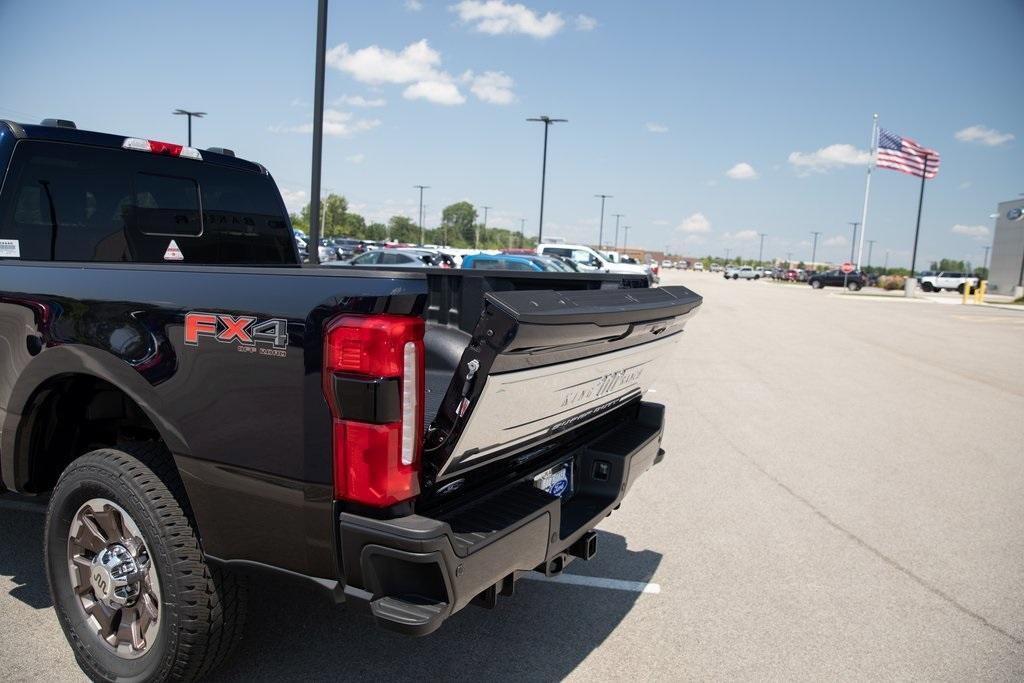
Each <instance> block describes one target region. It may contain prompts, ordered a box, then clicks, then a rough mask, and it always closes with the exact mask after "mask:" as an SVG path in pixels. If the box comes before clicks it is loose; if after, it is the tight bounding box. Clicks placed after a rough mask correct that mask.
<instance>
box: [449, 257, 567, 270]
mask: <svg viewBox="0 0 1024 683" xmlns="http://www.w3.org/2000/svg"><path fill="white" fill-rule="evenodd" d="M462 267H463V268H466V269H469V270H528V271H533V272H538V273H542V272H546V273H572V272H575V271H574V270H573V269H572V268H570V267H569V266H568V265H566V264H565V263H564V262H563V261H562V260H561V259H558V258H555V257H553V256H544V255H541V254H493V255H492V254H469V255H467V256H463V257H462Z"/></svg>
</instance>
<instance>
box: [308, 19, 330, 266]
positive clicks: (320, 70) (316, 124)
mask: <svg viewBox="0 0 1024 683" xmlns="http://www.w3.org/2000/svg"><path fill="white" fill-rule="evenodd" d="M326 56H327V0H319V3H318V4H317V11H316V75H315V76H314V81H313V169H312V173H311V179H310V191H309V243H308V245H307V247H306V251H307V252H308V253H309V262H310V263H311V264H313V265H317V264H319V263H320V170H321V166H322V164H321V156H322V154H323V148H324V69H325V63H326Z"/></svg>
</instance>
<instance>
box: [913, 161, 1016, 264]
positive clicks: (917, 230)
mask: <svg viewBox="0 0 1024 683" xmlns="http://www.w3.org/2000/svg"><path fill="white" fill-rule="evenodd" d="M928 157H929V154H928V153H927V152H926V153H925V155H924V164H923V165H922V166H921V194H920V195H919V196H918V198H917V224H916V225H915V226H914V250H913V251H912V252H910V277H911V278H913V277H914V269H915V268H916V267H917V238H918V237H919V236H920V235H921V207H922V206H924V181H925V177H926V176H927V174H928ZM1021 267H1022V272H1024V261H1022V262H1021Z"/></svg>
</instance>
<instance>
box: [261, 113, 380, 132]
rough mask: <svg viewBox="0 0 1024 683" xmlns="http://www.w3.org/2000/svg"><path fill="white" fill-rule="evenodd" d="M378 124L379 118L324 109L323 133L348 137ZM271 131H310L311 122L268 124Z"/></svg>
mask: <svg viewBox="0 0 1024 683" xmlns="http://www.w3.org/2000/svg"><path fill="white" fill-rule="evenodd" d="M379 125H380V120H379V119H357V118H355V115H354V114H353V113H352V112H348V111H339V110H338V109H325V110H324V135H333V136H335V137H349V136H352V135H355V134H356V133H363V132H365V131H368V130H373V129H374V128H376V127H377V126H379ZM268 130H269V131H270V132H272V133H312V132H313V124H312V122H310V123H303V124H300V125H297V126H270V127H269V128H268Z"/></svg>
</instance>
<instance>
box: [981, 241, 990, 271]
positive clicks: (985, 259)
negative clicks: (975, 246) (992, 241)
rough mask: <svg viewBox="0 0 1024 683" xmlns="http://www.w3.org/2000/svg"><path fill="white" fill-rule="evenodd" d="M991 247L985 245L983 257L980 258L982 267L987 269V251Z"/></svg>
mask: <svg viewBox="0 0 1024 683" xmlns="http://www.w3.org/2000/svg"><path fill="white" fill-rule="evenodd" d="M991 249H992V247H991V246H987V247H985V258H984V259H983V260H982V264H983V265H982V268H984V269H985V270H988V252H989V251H990V250H991Z"/></svg>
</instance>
